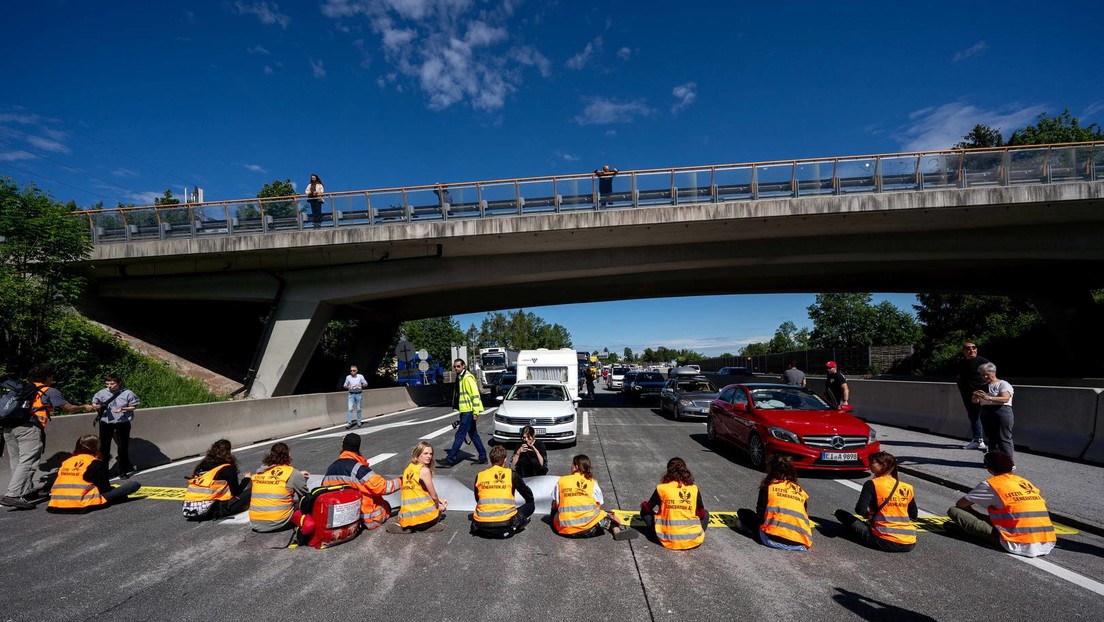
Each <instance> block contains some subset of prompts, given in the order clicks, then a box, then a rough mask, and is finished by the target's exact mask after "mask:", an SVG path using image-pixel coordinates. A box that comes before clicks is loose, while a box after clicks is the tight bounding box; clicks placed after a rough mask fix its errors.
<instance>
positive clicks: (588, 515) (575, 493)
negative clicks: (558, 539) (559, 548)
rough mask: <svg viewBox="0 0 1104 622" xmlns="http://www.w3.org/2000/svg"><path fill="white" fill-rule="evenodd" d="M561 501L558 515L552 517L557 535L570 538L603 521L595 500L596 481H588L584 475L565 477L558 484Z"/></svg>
mask: <svg viewBox="0 0 1104 622" xmlns="http://www.w3.org/2000/svg"><path fill="white" fill-rule="evenodd" d="M556 487H557V491H558V492H559V501H558V502H557V503H556V514H555V515H554V516H553V517H552V528H553V529H555V530H556V533H558V534H562V535H565V536H570V535H572V534H576V533H582V532H584V531H586V530H588V529H590V528H591V527H593V526H595V525H597V524H598V521H600V520H602V511H601V510H600V509H599V508H598V501H597V500H596V499H595V498H594V480H591V479H587V478H586V477H584V476H583V474H582V473H572V474H570V475H564V476H563V477H561V478H560V481H558V482H556Z"/></svg>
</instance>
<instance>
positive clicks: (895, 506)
mask: <svg viewBox="0 0 1104 622" xmlns="http://www.w3.org/2000/svg"><path fill="white" fill-rule="evenodd" d="M870 474H871V475H872V476H873V477H871V478H870V479H869V480H867V481H866V483H865V484H863V487H862V492H860V493H859V501H858V502H857V503H856V504H855V513H856V514H859V515H860V516H862V517H863V518H865V519H866V520H858V519H856V518H855V516H854V515H853V514H850V513H848V512H845V511H844V510H836V520H838V521H839V522H840V524H841V525H843V527H844V529H845V530H846V531H847V533H849V534H850V535H852V536H854V537H856V538H857V539H858V541H859V542H861V543H863V544H865V545H867V546H869V547H871V548H873V549H878V550H880V551H887V552H890V553H904V552H906V551H911V550H912V549H913V547H914V546H916V527H915V526H914V525H913V524H912V521H914V520H916V517H917V515H918V514H919V509H918V508H917V507H916V499H915V497H914V496H913V490H912V486H910V485H908V484H906V483H904V482H902V481H901V477H900V475H899V474H898V472H897V458H896V457H894V456H893V455H892V454H889V453H887V452H884V451H879V452H876V453H873V454H870ZM867 521H869V523H868V522H867Z"/></svg>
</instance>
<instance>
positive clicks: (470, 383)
mask: <svg viewBox="0 0 1104 622" xmlns="http://www.w3.org/2000/svg"><path fill="white" fill-rule="evenodd" d="M452 368H453V369H454V370H455V371H456V390H455V391H454V392H453V394H452V407H453V408H455V409H456V412H458V413H459V414H460V424H459V425H457V426H456V437H455V438H454V439H453V441H452V449H450V450H449V451H448V453H447V454H445V457H444V458H442V459H441V460H440V461H439V463H438V464H439V466H441V467H444V468H448V467H451V466H455V465H456V463H457V462H459V458H458V455H459V453H460V447H461V445H463V444H464V439H465V438H468V439H471V442H472V445H475V450H476V451H478V452H479V459H478V460H476V462H475V463H476V464H487V448H486V447H484V446H483V439H481V438H479V430H478V429H476V424H478V423H479V413H481V412H483V400H482V399H480V397H479V385H478V383H476V381H475V376H473V375H472V373H471V372H470V371H468V370H467V365H465V364H464V359H456V360H455V361H453V362H452Z"/></svg>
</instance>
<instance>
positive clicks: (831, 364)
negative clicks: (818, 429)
mask: <svg viewBox="0 0 1104 622" xmlns="http://www.w3.org/2000/svg"><path fill="white" fill-rule="evenodd" d="M825 366H826V367H827V368H828V375H827V376H825V378H824V388H825V389H826V390H827V392H828V395H829V397H831V399H832V403H833V404H835V406H836V407H837V408H842V407H843V406H844V405H845V404H847V400H848V398H850V397H851V389H850V388H848V386H847V376H844V375H843V374H842V373H840V371H839V368H838V367H837V366H836V362H835V361H828V363H827V364H826V365H825Z"/></svg>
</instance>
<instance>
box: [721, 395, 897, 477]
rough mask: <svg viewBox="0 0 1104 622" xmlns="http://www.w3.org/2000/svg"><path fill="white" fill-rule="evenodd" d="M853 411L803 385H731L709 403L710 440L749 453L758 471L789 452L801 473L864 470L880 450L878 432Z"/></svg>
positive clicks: (749, 458)
mask: <svg viewBox="0 0 1104 622" xmlns="http://www.w3.org/2000/svg"><path fill="white" fill-rule="evenodd" d="M851 413H852V409H851V407H850V406H847V405H845V406H843V407H842V408H836V407H834V406H832V405H830V404H829V403H828V402H826V401H824V399H823V398H821V397H820V396H819V395H817V394H816V393H813V392H812V391H810V390H809V389H806V388H804V387H795V386H791V385H784V384H774V383H771V384H767V383H746V384H730V385H728V386H726V387H724V388H723V389H721V393H720V395H718V396H717V398H716V399H714V400H713V401H712V402H711V403H710V405H709V419H708V421H707V422H706V436H707V437H708V438H709V441H710V442H711V443H714V444H716V443H725V444H728V445H732V446H734V447H736V448H737V449H739V450H741V451H744V452H746V453H747V455H748V460H749V462H751V465H752V466H754V467H755V468H757V469H762V468H764V465H766V463H767V460H768V459H769V458H770V456H772V455H774V454H786V455H789V456H790V457H792V458H793V463H794V466H795V467H797V468H798V469H811V470H812V469H815V470H834V471H865V470H867V469H868V468H869V466H870V454H872V453H874V452H877V451H879V450H880V447H879V445H878V440H877V435H876V433H875V432H874V429H873V428H871V427H870V426H868V425H867V424H866V423H865V422H864V421H862V420H860V419H859V418H857V417H855V416H854V415H853V414H851Z"/></svg>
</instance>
